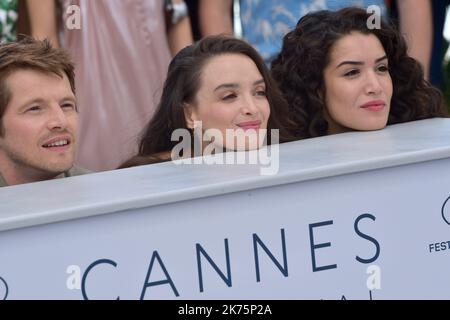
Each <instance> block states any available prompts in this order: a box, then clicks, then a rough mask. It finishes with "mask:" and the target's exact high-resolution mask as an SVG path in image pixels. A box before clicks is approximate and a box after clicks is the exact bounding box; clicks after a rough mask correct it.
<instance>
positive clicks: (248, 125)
mask: <svg viewBox="0 0 450 320" xmlns="http://www.w3.org/2000/svg"><path fill="white" fill-rule="evenodd" d="M237 126H238V127H240V128H242V129H244V130H249V129H254V130H257V129H259V128H260V127H261V121H259V120H258V121H247V122H241V123H238V124H237Z"/></svg>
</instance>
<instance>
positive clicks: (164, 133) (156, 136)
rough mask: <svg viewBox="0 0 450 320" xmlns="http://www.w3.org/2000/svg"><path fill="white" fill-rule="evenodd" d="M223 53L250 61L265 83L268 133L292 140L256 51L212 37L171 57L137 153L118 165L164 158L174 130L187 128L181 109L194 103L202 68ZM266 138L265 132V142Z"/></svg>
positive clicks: (276, 92)
mask: <svg viewBox="0 0 450 320" xmlns="http://www.w3.org/2000/svg"><path fill="white" fill-rule="evenodd" d="M223 54H243V55H245V56H247V57H249V58H250V59H252V60H253V62H254V63H255V65H256V67H257V68H258V70H259V72H260V73H261V75H262V76H263V79H264V81H265V84H266V96H267V100H268V102H269V105H270V117H269V120H268V125H267V129H268V132H270V129H279V139H280V142H285V141H290V140H293V137H292V136H291V134H290V132H289V131H288V130H289V128H290V129H291V130H292V128H294V127H295V124H294V123H292V122H290V120H289V118H288V116H287V113H288V107H287V103H286V101H285V100H284V98H283V95H282V93H281V91H280V90H279V89H278V86H277V84H276V82H275V81H274V80H273V79H272V77H271V75H270V72H269V70H268V69H267V67H266V65H265V64H264V61H263V59H262V58H261V56H260V55H259V54H258V52H257V51H256V50H255V49H254V48H253V47H252V46H250V45H249V44H248V43H246V42H245V41H242V40H239V39H236V38H233V37H229V36H224V35H219V36H212V37H206V38H204V39H202V40H200V41H199V42H197V43H195V44H193V45H190V46H188V47H186V48H184V49H183V50H181V51H180V52H179V53H178V54H177V55H176V56H175V57H174V58H173V60H172V61H171V63H170V65H169V70H168V73H167V78H166V81H165V83H164V88H163V92H162V96H161V100H160V103H159V105H158V107H157V109H156V111H155V114H154V116H153V118H152V119H151V120H150V122H149V124H148V125H147V127H146V129H145V131H144V134H143V135H142V137H141V140H140V143H139V153H138V155H137V156H136V157H134V158H132V159H130V160H129V161H127V162H126V163H125V164H123V165H122V166H121V168H123V167H128V166H133V165H142V164H145V163H154V162H160V161H163V160H167V159H162V158H161V157H160V156H159V155H161V154H163V153H164V152H167V151H170V150H172V148H173V147H174V146H175V145H176V144H178V142H177V141H171V135H172V132H173V131H174V130H176V129H188V126H187V123H186V120H185V114H184V108H185V106H186V105H187V104H192V103H194V102H195V97H196V95H197V92H198V90H199V89H200V86H201V74H202V71H203V67H204V66H205V64H206V63H207V61H208V60H209V59H211V58H213V57H216V56H220V55H223ZM191 134H192V133H191ZM191 138H192V139H191V141H193V137H191ZM269 139H270V135H269V134H268V143H270V140H269ZM146 159H147V160H146Z"/></svg>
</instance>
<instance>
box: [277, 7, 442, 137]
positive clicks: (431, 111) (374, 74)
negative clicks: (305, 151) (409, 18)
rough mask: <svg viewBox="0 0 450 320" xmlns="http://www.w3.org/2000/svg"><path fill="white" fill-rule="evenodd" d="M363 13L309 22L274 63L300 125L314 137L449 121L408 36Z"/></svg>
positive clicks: (301, 133)
mask: <svg viewBox="0 0 450 320" xmlns="http://www.w3.org/2000/svg"><path fill="white" fill-rule="evenodd" d="M370 19H373V16H372V15H370V14H368V13H367V12H366V11H365V10H363V9H359V8H345V9H342V10H339V11H335V12H332V11H318V12H315V13H311V14H308V15H306V16H304V17H303V18H302V19H300V21H299V22H298V24H297V26H296V28H295V29H294V30H293V31H291V32H289V33H288V34H287V35H286V36H285V37H284V40H283V47H282V50H281V53H280V54H279V55H278V57H277V58H276V59H275V60H274V62H273V64H272V75H273V77H274V78H275V80H276V81H278V83H279V85H280V88H281V90H282V91H283V93H284V95H285V98H286V99H287V101H288V104H289V107H290V113H291V117H292V119H293V120H294V121H295V122H296V124H297V130H296V136H297V137H299V138H311V137H317V136H323V135H327V134H334V133H340V132H345V131H350V130H377V129H382V128H384V127H385V126H386V125H388V124H395V123H401V122H406V121H412V120H419V119H426V118H432V117H444V116H446V111H445V106H444V104H443V99H442V94H441V93H440V91H439V90H437V89H436V88H434V87H432V86H431V85H430V84H429V83H428V82H426V81H425V80H424V73H423V69H422V67H421V65H420V64H419V63H418V62H417V61H416V60H414V59H413V58H411V57H410V56H408V53H407V46H406V43H405V40H404V39H403V37H402V35H401V34H400V33H399V32H398V31H397V30H396V29H395V27H393V26H392V25H389V24H387V23H385V22H384V21H381V24H380V28H373V29H369V25H370V23H369V21H373V20H370Z"/></svg>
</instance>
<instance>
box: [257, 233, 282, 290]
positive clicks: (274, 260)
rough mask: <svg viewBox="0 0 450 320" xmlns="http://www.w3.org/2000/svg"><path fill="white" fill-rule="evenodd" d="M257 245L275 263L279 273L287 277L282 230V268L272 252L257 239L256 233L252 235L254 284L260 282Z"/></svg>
mask: <svg viewBox="0 0 450 320" xmlns="http://www.w3.org/2000/svg"><path fill="white" fill-rule="evenodd" d="M257 244H259V245H260V246H261V248H263V249H264V251H265V252H266V253H267V255H268V256H269V258H270V259H271V260H272V261H273V263H275V265H276V266H277V268H278V269H279V270H280V271H281V273H282V274H283V275H284V276H285V277H287V276H288V264H287V255H286V239H285V236H284V229H281V246H282V249H283V265H284V267H282V266H281V265H280V263H279V262H278V260H277V259H276V258H275V257H274V255H273V254H272V252H270V250H269V249H268V248H267V247H266V245H265V244H264V243H263V242H262V240H261V239H260V238H259V237H258V235H257V234H256V233H254V234H253V250H254V253H255V268H256V282H260V281H261V275H260V271H259V257H258V247H257Z"/></svg>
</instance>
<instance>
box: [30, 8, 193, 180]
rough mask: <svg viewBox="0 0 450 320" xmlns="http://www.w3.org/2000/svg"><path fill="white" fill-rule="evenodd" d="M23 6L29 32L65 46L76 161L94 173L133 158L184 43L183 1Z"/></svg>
mask: <svg viewBox="0 0 450 320" xmlns="http://www.w3.org/2000/svg"><path fill="white" fill-rule="evenodd" d="M27 3H28V10H29V15H30V25H31V32H32V35H33V36H34V37H36V38H49V39H50V40H51V41H52V42H53V44H54V45H55V46H58V45H61V46H62V47H64V48H67V49H68V50H69V51H70V52H71V53H72V55H73V56H74V59H75V62H76V65H77V88H78V92H77V98H78V103H79V109H80V130H79V140H80V146H81V147H80V150H79V153H78V157H77V163H78V164H80V165H82V166H83V167H86V168H88V169H91V170H94V171H101V170H110V169H115V168H116V167H117V166H118V165H119V164H121V163H122V162H123V161H125V160H126V159H128V158H129V157H130V156H131V155H133V154H135V153H136V151H137V150H136V141H137V139H138V136H139V135H140V133H141V131H142V130H143V128H144V127H145V124H146V123H147V122H148V120H149V119H150V118H151V116H152V115H153V112H154V110H155V107H156V104H157V102H158V101H159V97H160V94H161V88H162V84H163V81H164V79H165V77H166V70H167V66H168V64H169V62H170V59H171V57H172V55H174V54H175V53H176V52H178V51H179V50H180V49H181V48H183V47H185V46H186V45H188V44H190V43H192V33H191V29H190V23H189V16H188V11H187V7H186V5H185V3H184V2H183V1H182V0H172V1H161V0H133V1H123V0H95V1H92V0H71V1H69V0H58V1H53V0H28V2H27ZM73 5H76V6H77V7H74V6H73ZM77 8H78V9H77ZM78 16H79V20H78V23H79V28H76V22H77V20H76V18H77V17H78ZM74 19H75V20H74ZM68 22H69V23H68ZM68 26H71V28H70V29H69V27H68ZM74 26H75V28H73V27H74ZM155 138H156V137H155Z"/></svg>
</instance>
